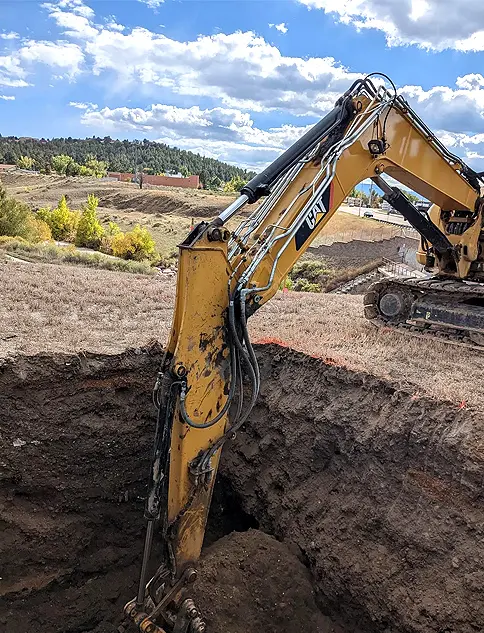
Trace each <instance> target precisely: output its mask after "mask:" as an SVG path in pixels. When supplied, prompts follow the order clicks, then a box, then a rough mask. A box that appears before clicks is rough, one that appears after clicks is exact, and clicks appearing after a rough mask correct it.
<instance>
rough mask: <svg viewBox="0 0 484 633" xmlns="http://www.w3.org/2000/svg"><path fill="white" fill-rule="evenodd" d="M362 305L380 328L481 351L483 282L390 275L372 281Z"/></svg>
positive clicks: (483, 339) (483, 311)
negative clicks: (387, 277) (389, 276)
mask: <svg viewBox="0 0 484 633" xmlns="http://www.w3.org/2000/svg"><path fill="white" fill-rule="evenodd" d="M385 297H386V298H385ZM364 306H365V317H366V318H367V319H368V320H369V321H371V323H373V324H374V325H375V326H377V327H379V328H390V329H392V330H394V331H395V332H401V333H402V334H405V335H407V336H408V335H410V336H413V337H416V338H423V339H427V340H434V341H435V340H437V341H439V342H441V343H445V344H448V345H454V346H458V347H466V348H468V349H473V350H477V351H479V352H484V285H483V284H480V283H472V282H465V281H458V280H454V279H441V278H438V277H430V278H426V279H414V278H399V277H393V278H389V279H384V280H380V281H377V282H375V283H374V284H372V285H371V286H370V288H369V289H368V292H367V294H366V295H365V297H364ZM436 315H437V316H436ZM439 316H440V318H439ZM442 317H443V318H442ZM481 321H482V322H481Z"/></svg>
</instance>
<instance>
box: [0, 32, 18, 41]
mask: <svg viewBox="0 0 484 633" xmlns="http://www.w3.org/2000/svg"><path fill="white" fill-rule="evenodd" d="M19 37H20V35H19V34H18V33H14V32H13V31H10V33H0V39H1V40H18V38H19Z"/></svg>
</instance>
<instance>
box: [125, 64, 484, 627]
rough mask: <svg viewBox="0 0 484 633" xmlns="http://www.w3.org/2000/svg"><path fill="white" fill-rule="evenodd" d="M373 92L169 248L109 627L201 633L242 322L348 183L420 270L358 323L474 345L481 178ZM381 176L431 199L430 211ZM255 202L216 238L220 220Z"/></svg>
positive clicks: (250, 382) (480, 301)
mask: <svg viewBox="0 0 484 633" xmlns="http://www.w3.org/2000/svg"><path fill="white" fill-rule="evenodd" d="M388 81H390V80H389V79H388V77H386V76H384V75H381V74H379V73H373V74H372V75H369V76H368V77H366V78H364V79H362V80H359V81H357V82H355V83H354V84H353V85H352V86H351V88H350V89H349V90H348V91H347V92H346V93H345V94H344V95H343V96H342V97H341V98H340V99H339V100H338V101H337V103H336V105H335V108H334V109H333V110H332V111H331V112H330V113H329V114H328V115H327V116H326V117H324V118H323V119H322V120H321V121H320V122H319V123H317V124H316V125H315V126H314V127H313V128H312V129H310V130H309V131H308V132H307V133H306V134H305V135H304V136H302V137H301V138H300V139H299V140H298V141H297V142H296V143H295V144H294V145H293V146H292V147H290V148H289V149H288V150H287V151H286V152H284V153H283V154H282V155H281V156H280V157H279V158H278V159H276V160H275V161H274V162H273V163H272V164H271V165H270V166H269V167H267V168H266V169H265V170H264V171H263V172H262V173H260V174H259V175H257V176H256V177H254V178H253V179H252V180H251V181H250V182H249V183H247V185H246V186H245V187H244V188H243V189H242V191H241V193H240V196H239V198H238V199H237V200H236V201H235V202H233V203H232V204H231V205H230V206H229V207H228V208H227V209H226V210H225V211H223V212H222V213H221V214H220V215H219V216H218V217H216V218H215V219H214V220H212V221H210V222H202V223H200V224H199V225H198V226H196V227H195V228H194V229H193V230H192V231H191V232H190V234H189V235H188V236H187V238H186V239H185V241H184V242H183V243H182V244H180V247H179V262H178V278H177V295H176V305H175V311H174V317H173V325H172V330H171V336H170V339H169V342H168V345H167V347H166V351H165V355H164V360H163V363H162V367H161V368H160V371H159V374H158V379H157V381H156V385H155V387H154V392H153V399H154V404H155V406H156V408H157V411H158V417H157V424H156V432H155V440H154V449H153V458H152V464H151V472H150V481H149V490H148V495H147V501H146V507H145V517H146V520H147V530H146V538H145V546H144V553H143V560H142V564H141V572H140V579H139V589H138V593H137V596H136V597H135V598H134V599H133V600H132V601H130V602H129V603H128V604H127V605H126V607H125V610H124V614H125V616H126V620H125V623H124V624H123V626H122V627H121V629H123V630H125V629H124V627H125V626H126V627H128V628H130V627H131V628H132V627H133V626H134V628H135V629H136V630H138V631H141V632H144V633H167V632H170V633H203V632H204V631H205V630H206V624H205V622H204V620H203V615H202V613H201V612H200V610H199V608H198V606H197V605H195V603H194V601H193V599H192V598H191V597H190V587H191V585H192V583H193V582H194V581H195V580H196V578H197V573H198V572H197V561H198V559H199V557H200V552H201V549H202V543H203V539H204V533H205V526H206V522H207V515H208V511H209V507H210V502H211V496H212V490H213V485H214V481H215V477H216V474H217V467H218V462H219V458H220V453H221V450H222V447H223V445H224V444H225V442H226V441H227V440H229V439H233V438H234V437H235V435H236V433H237V431H238V430H239V429H240V428H241V426H242V425H243V424H244V422H245V420H247V418H248V416H249V414H250V412H251V409H252V408H253V406H254V404H255V402H256V399H257V396H258V393H259V386H260V374H259V369H258V365H257V359H256V355H255V353H254V350H253V347H252V345H251V342H250V338H249V334H248V330H247V319H248V317H250V315H252V314H253V313H254V312H256V311H257V310H258V309H259V308H260V307H261V306H262V305H264V304H265V303H266V302H267V301H269V299H270V298H271V297H272V296H273V295H274V294H275V293H276V292H277V290H278V288H279V287H280V284H281V281H282V280H283V279H284V277H285V276H286V275H287V273H288V272H289V271H290V269H291V268H292V266H293V265H294V263H295V262H296V261H297V260H298V259H299V258H300V257H301V255H303V253H304V252H305V251H306V249H307V248H308V246H309V245H310V244H311V242H312V241H313V240H314V238H315V237H316V236H317V235H318V234H319V232H320V231H321V229H322V228H323V227H324V226H325V225H326V224H327V223H328V222H329V221H330V220H331V217H332V216H333V214H334V213H335V211H336V210H337V209H338V207H339V206H340V205H341V203H342V202H343V201H344V199H345V197H346V196H347V195H348V194H349V192H350V191H351V190H352V189H353V188H354V187H355V185H357V184H358V183H360V182H361V181H363V180H365V179H367V178H372V179H373V180H374V181H375V183H376V184H377V185H378V186H379V187H380V188H381V189H382V190H383V192H384V197H385V199H386V200H387V201H388V202H389V203H390V204H391V205H392V206H393V207H394V208H395V209H396V210H397V211H399V212H400V213H401V214H402V215H403V216H404V217H405V218H406V219H407V220H408V222H409V223H410V224H411V225H412V226H413V227H414V228H415V229H416V230H417V231H418V232H419V234H420V235H421V245H420V253H419V259H420V261H421V262H423V263H424V264H425V266H426V268H427V269H428V270H429V271H432V272H433V273H434V275H433V276H432V277H429V278H428V279H422V280H410V281H408V280H399V279H395V280H389V281H388V282H385V283H381V284H377V285H376V286H374V287H373V288H372V289H371V290H370V291H369V293H368V294H367V296H366V298H365V314H366V316H367V317H368V318H369V319H372V320H374V321H377V322H390V323H393V324H398V323H399V324H406V323H407V322H411V323H413V324H417V325H416V327H418V324H419V323H421V324H422V327H426V328H427V329H432V328H433V327H435V326H436V325H440V326H442V327H445V328H447V329H452V330H453V331H458V330H465V331H469V332H470V333H471V334H472V335H473V336H474V335H476V336H477V337H479V336H481V335H482V334H481V333H484V285H483V276H484V259H483V250H482V240H483V237H482V215H483V198H482V197H481V182H482V181H481V179H482V174H478V173H476V172H474V171H473V170H472V169H470V168H469V167H468V166H467V165H465V164H464V162H463V161H462V160H461V159H460V158H458V157H457V156H454V155H452V154H451V153H449V152H448V151H447V149H446V148H445V147H444V146H443V145H442V144H441V142H440V141H439V140H438V139H437V138H436V136H435V135H434V134H433V133H432V132H431V131H430V130H429V129H428V128H427V127H426V125H425V124H424V123H423V122H422V121H421V119H420V118H419V117H418V116H417V115H416V113H415V112H414V111H413V110H412V109H411V108H410V106H409V104H408V103H407V102H406V101H405V100H404V99H403V98H402V97H401V96H399V95H398V94H397V91H396V90H395V86H394V85H393V83H392V82H391V81H390V85H391V88H390V87H389V88H387V87H386V85H387V82H388ZM384 174H387V175H388V176H391V177H392V178H394V179H396V180H397V181H399V182H401V183H403V184H404V185H406V186H407V187H409V188H410V189H412V190H414V191H416V192H418V193H419V194H421V195H422V196H424V197H425V198H427V199H428V200H430V201H432V202H433V203H434V206H433V207H432V208H431V210H430V213H429V214H428V215H427V214H426V213H423V212H420V211H419V210H418V209H417V208H416V207H415V206H413V205H412V203H411V202H410V201H409V200H408V199H407V197H406V196H405V194H404V193H403V192H402V191H401V190H399V189H398V188H397V187H394V186H390V185H389V184H388V181H387V180H385V179H384V178H383V177H382V176H383V175H384ZM261 199H262V200H261ZM258 200H261V202H260V204H259V205H258V206H257V207H256V208H255V210H253V211H252V212H251V213H250V215H247V216H246V217H245V218H244V219H243V221H242V222H241V223H240V225H239V226H238V227H237V228H236V229H235V230H234V231H229V230H228V229H227V226H226V225H227V222H228V221H229V220H230V219H231V218H232V217H233V216H234V215H235V214H237V213H238V212H239V211H241V210H242V208H243V207H244V206H245V205H246V204H253V203H255V202H257V201H258ZM155 533H156V535H157V537H159V538H157V540H156V550H157V553H158V557H159V558H158V560H157V565H158V566H157V567H153V561H152V560H151V558H152V550H153V549H154V547H153V537H154V535H155ZM153 572H154V573H153Z"/></svg>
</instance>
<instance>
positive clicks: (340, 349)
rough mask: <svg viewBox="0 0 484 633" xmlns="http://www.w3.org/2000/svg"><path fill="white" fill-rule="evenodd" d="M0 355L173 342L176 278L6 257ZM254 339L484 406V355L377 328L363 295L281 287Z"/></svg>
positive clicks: (260, 317)
mask: <svg viewBox="0 0 484 633" xmlns="http://www.w3.org/2000/svg"><path fill="white" fill-rule="evenodd" d="M0 283H1V285H2V289H3V293H2V294H3V297H2V303H1V306H0V323H1V324H2V325H1V330H0V356H2V357H5V356H13V355H15V354H35V353H38V352H45V351H50V352H55V351H59V352H67V353H69V352H71V353H72V352H81V351H82V350H88V351H99V352H105V353H116V352H119V351H121V350H123V349H125V348H126V347H139V346H143V345H146V344H147V343H148V342H150V341H151V340H152V339H157V340H159V341H161V342H162V343H164V342H165V341H166V340H167V337H168V334H169V328H170V324H171V316H172V307H173V303H174V297H175V287H174V283H173V281H171V280H166V279H164V278H162V277H159V276H156V277H146V276H137V275H132V274H123V273H116V272H110V271H101V270H90V269H89V270H88V269H81V268H74V267H69V266H56V265H44V264H17V263H13V262H10V263H6V264H0ZM250 329H251V331H252V335H253V338H254V339H255V340H262V339H269V338H270V339H271V340H273V339H279V340H281V341H284V343H285V344H287V345H289V346H291V347H294V348H295V349H298V350H300V351H302V352H305V353H307V354H311V355H314V356H318V357H322V358H325V359H331V361H330V362H333V363H336V364H339V365H345V366H347V367H348V368H350V369H353V370H357V371H364V372H367V373H369V374H373V375H375V376H379V377H381V378H385V379H391V380H392V381H396V382H398V383H400V384H401V385H403V386H405V387H407V388H408V389H409V390H411V391H412V392H415V393H426V394H429V395H432V396H434V397H436V398H440V399H442V398H443V399H448V400H451V401H452V402H454V403H455V405H456V406H459V404H460V403H461V401H466V402H467V403H468V404H470V405H473V406H479V407H483V408H484V377H483V375H482V371H481V367H482V355H480V354H478V353H477V352H472V351H470V350H463V349H462V348H459V347H450V346H446V345H444V344H443V343H438V342H434V341H432V342H427V341H423V340H421V339H416V338H412V337H409V336H406V335H403V334H399V333H392V332H389V331H385V330H377V329H376V328H374V327H373V326H372V325H371V324H370V323H368V322H367V321H366V320H365V319H364V317H363V316H362V304H361V297H359V296H340V295H324V294H308V293H295V292H292V293H291V292H290V293H287V294H286V293H279V294H278V295H277V296H276V297H275V298H274V299H273V300H272V301H271V302H270V303H269V304H268V305H266V306H264V307H263V308H262V309H261V310H260V311H259V312H258V313H257V314H256V315H255V316H254V317H252V319H251V321H250Z"/></svg>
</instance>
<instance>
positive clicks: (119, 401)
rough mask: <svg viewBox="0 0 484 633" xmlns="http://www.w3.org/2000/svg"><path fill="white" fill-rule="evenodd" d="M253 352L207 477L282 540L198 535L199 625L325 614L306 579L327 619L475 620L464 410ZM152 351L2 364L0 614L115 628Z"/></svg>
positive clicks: (9, 632)
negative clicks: (212, 539)
mask: <svg viewBox="0 0 484 633" xmlns="http://www.w3.org/2000/svg"><path fill="white" fill-rule="evenodd" d="M257 352H258V356H259V359H260V361H261V369H262V376H263V381H262V384H263V386H262V393H261V397H260V399H259V403H258V405H257V407H256V409H255V411H254V412H253V414H252V416H251V420H250V422H249V423H248V425H247V428H246V430H245V431H244V432H242V433H240V434H239V437H238V438H237V440H236V442H234V443H233V444H231V446H230V447H227V449H226V451H225V454H224V457H223V460H222V476H223V479H222V481H223V482H225V484H227V482H229V484H230V487H231V489H233V491H234V494H233V495H232V496H233V497H234V496H235V497H237V498H238V501H239V502H240V503H241V504H242V507H243V509H244V510H245V511H246V514H245V515H244V517H249V518H251V521H249V522H248V523H249V524H250V523H251V522H252V524H253V525H257V524H259V526H260V528H261V529H263V530H264V531H266V532H268V533H271V534H274V535H275V536H276V537H277V538H278V539H279V540H281V541H283V542H284V544H283V545H281V544H280V543H277V542H275V541H274V540H273V539H271V538H269V537H266V536H265V535H263V534H260V533H258V532H253V531H251V532H249V533H248V534H245V535H235V536H232V537H229V538H228V539H222V541H218V542H216V543H215V544H214V545H213V546H212V547H211V548H210V549H209V550H207V553H206V558H205V562H204V563H203V567H204V573H203V575H202V576H201V578H202V579H204V580H203V584H202V586H201V587H199V589H198V591H199V592H200V595H202V594H203V595H205V596H208V597H209V600H208V598H207V599H206V600H205V601H204V602H205V604H206V605H207V606H206V608H205V610H206V615H207V617H208V620H209V621H210V623H211V624H212V627H213V631H216V630H218V631H220V632H221V631H227V633H239V631H240V632H242V630H243V631H244V632H247V633H255V632H256V631H257V632H259V631H271V630H274V631H278V633H279V631H282V632H284V631H287V632H289V631H294V630H308V631H312V630H314V631H319V632H321V633H323V632H324V633H326V631H328V632H329V631H331V630H332V629H334V631H338V633H339V631H341V630H342V629H339V628H337V627H336V625H333V624H332V622H328V621H327V620H325V619H324V618H323V619H321V616H320V615H319V613H318V610H317V609H316V608H315V603H314V597H313V594H312V591H311V587H310V583H311V584H312V586H313V588H314V589H315V590H316V601H317V603H318V605H319V607H320V608H322V609H323V611H324V612H325V614H327V615H328V616H330V617H332V618H333V617H334V618H336V619H338V620H339V619H340V618H342V619H343V620H345V622H346V626H345V628H344V631H345V633H350V632H351V633H352V632H353V631H354V630H355V629H354V623H355V622H357V623H358V624H359V625H360V627H361V630H362V631H364V632H365V633H367V632H368V633H369V632H370V631H371V632H372V633H379V632H385V633H390V632H392V633H393V632H395V633H417V632H418V633H423V632H424V631H426V632H434V631H435V632H437V631H439V632H443V631H446V632H447V633H450V632H455V633H457V632H459V633H470V632H471V631H472V632H475V631H480V630H482V629H483V628H484V572H482V569H483V568H484V565H483V563H484V546H483V544H482V533H483V530H484V510H483V508H482V500H481V491H482V480H483V473H484V464H483V456H482V447H483V446H484V437H483V435H484V430H482V429H480V428H479V426H480V425H479V418H478V416H477V414H473V413H472V411H469V410H458V409H456V408H455V407H453V406H451V405H450V404H446V403H441V402H436V401H432V400H430V399H425V398H415V397H414V398H412V397H411V396H410V395H409V394H407V393H405V392H402V391H397V390H396V388H395V387H393V386H392V385H390V384H388V383H386V382H383V381H379V380H377V379H374V378H371V377H369V376H365V375H360V374H352V373H351V372H348V371H347V370H344V369H342V368H338V367H334V366H332V365H328V364H325V363H323V362H322V361H320V360H316V359H312V358H309V357H307V356H304V355H302V354H298V353H295V352H291V351H289V350H285V349H283V348H279V347H277V346H259V347H258V350H257ZM158 364H159V349H157V348H152V349H151V350H145V351H143V352H142V353H140V352H139V350H138V353H135V352H129V351H128V352H126V353H124V354H122V355H116V356H99V355H97V356H96V355H85V356H69V355H55V356H35V357H30V358H27V357H24V358H21V359H17V360H16V361H8V362H6V363H5V364H4V365H3V367H2V372H1V373H0V406H1V408H2V409H1V410H2V430H1V436H0V451H1V472H0V495H1V497H0V529H1V531H2V536H3V538H2V547H1V551H0V569H1V570H2V574H1V576H2V580H1V581H0V587H1V598H0V629H1V630H5V631H6V633H20V632H22V633H24V631H26V630H29V631H36V632H37V631H39V633H75V632H76V633H77V632H81V631H95V632H96V633H104V632H106V633H109V632H110V631H115V627H116V625H117V617H118V614H119V613H120V611H121V609H122V606H123V604H124V603H125V602H126V601H127V600H128V599H130V598H131V597H132V596H133V595H134V593H135V583H136V579H137V572H138V563H139V556H140V552H141V542H142V528H143V525H142V519H141V517H142V497H143V494H144V490H145V488H144V481H145V474H146V468H147V462H148V459H149V455H150V446H151V440H152V429H153V416H152V413H153V412H152V409H151V406H150V392H151V387H152V384H153V378H154V374H155V372H156V370H157V368H158ZM219 492H220V490H219ZM221 492H223V490H222V491H221ZM229 511H231V512H232V513H236V512H237V511H236V510H235V506H233V507H232V508H231V509H229ZM232 518H234V517H232ZM236 523H237V521H232V522H231V525H232V526H235V527H237V526H236ZM215 532H216V530H215ZM301 557H302V560H303V561H304V562H305V563H306V564H307V566H308V568H309V570H310V573H311V577H309V575H308V572H307V571H306V570H305V568H304V566H303V564H302V563H301V560H299V559H300V558H301ZM205 579H206V580H205ZM291 579H293V580H294V582H293V585H292V587H291V586H290V581H291ZM200 582H202V581H200ZM287 592H289V594H287ZM284 595H286V598H284V597H283V596H284ZM287 595H289V596H290V598H289V599H288V598H287ZM230 596H232V598H231V599H228V598H230ZM234 596H235V598H234ZM249 598H250V600H249ZM256 599H258V600H259V602H260V604H259V603H258V602H257V600H256ZM285 600H287V603H286V602H285ZM281 603H282V606H281ZM289 603H290V604H289ZM288 604H289V606H288ZM256 607H257V608H256ZM291 613H292V614H293V615H294V616H295V617H296V621H289V615H290V614H291ZM278 618H279V620H278ZM277 622H279V624H280V626H279V628H273V629H271V628H270V626H272V624H274V626H275V624H276V623H277ZM295 622H296V623H295ZM300 624H301V626H300ZM283 625H285V628H284V626H283ZM241 626H242V627H243V628H240V627H241ZM217 627H219V628H218V629H217ZM237 627H239V628H237ZM325 627H326V628H325Z"/></svg>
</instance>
